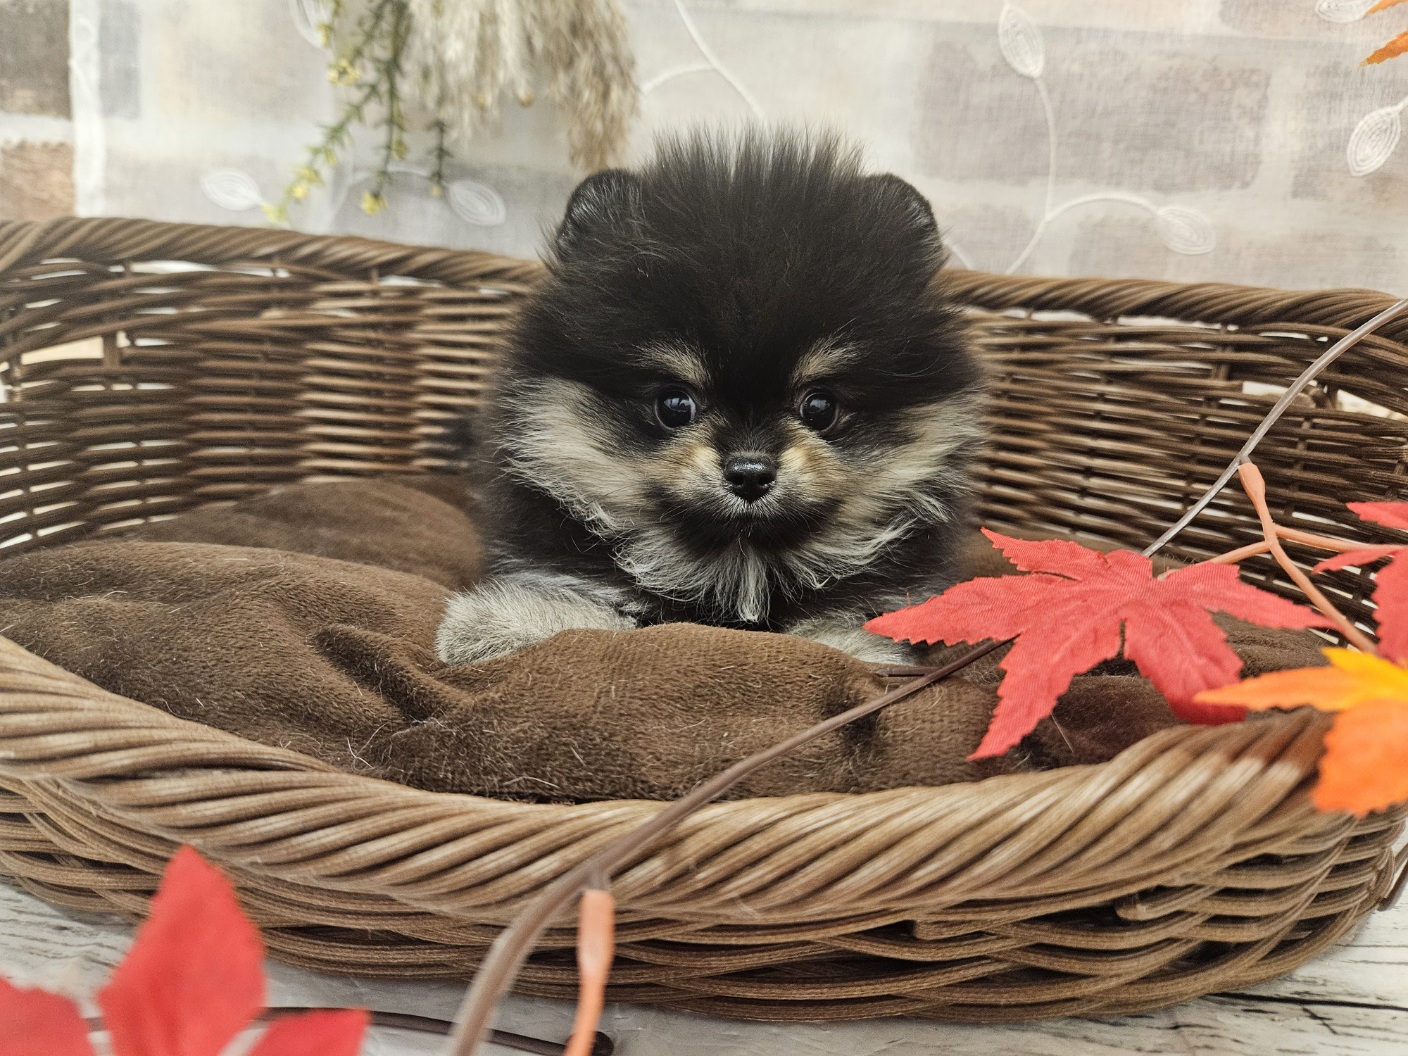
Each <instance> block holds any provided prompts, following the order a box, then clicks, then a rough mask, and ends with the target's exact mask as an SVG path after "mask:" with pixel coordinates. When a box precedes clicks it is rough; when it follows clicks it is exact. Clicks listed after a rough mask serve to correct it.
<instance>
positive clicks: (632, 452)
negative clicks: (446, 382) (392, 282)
mask: <svg viewBox="0 0 1408 1056" xmlns="http://www.w3.org/2000/svg"><path fill="white" fill-rule="evenodd" d="M943 256H944V253H943V249H942V246H941V243H940V239H939V232H938V228H937V226H936V224H935V222H934V215H933V212H932V211H931V209H930V208H929V205H928V203H927V202H926V201H925V199H924V198H923V196H922V195H920V194H919V192H918V191H917V190H915V189H914V188H913V187H911V186H910V185H909V184H908V183H906V182H904V181H903V180H901V179H900V178H899V177H897V176H893V175H867V174H866V173H864V172H863V171H862V168H861V165H860V160H859V157H858V155H857V154H856V153H855V152H854V151H852V150H849V149H846V148H845V147H843V146H842V145H841V144H840V143H839V142H838V141H837V140H836V139H835V138H832V137H826V136H823V137H817V138H808V137H805V136H801V135H795V134H794V135H780V136H766V135H764V134H762V133H756V132H755V133H749V134H746V135H743V136H741V137H738V138H733V139H729V138H725V137H717V136H709V135H702V134H701V135H695V136H693V137H690V138H684V139H676V140H670V141H666V142H664V143H663V144H662V145H661V146H660V147H659V150H658V155H657V157H656V158H655V160H654V161H653V162H652V163H651V164H649V165H648V166H647V167H645V168H644V169H642V170H641V171H639V172H624V171H621V170H607V171H604V172H600V173H597V174H596V175H594V176H592V177H590V178H588V179H587V180H585V181H584V182H583V183H582V184H581V185H580V186H579V187H578V188H577V189H576V191H575V192H574V193H573V194H572V197H571V200H570V201H569V202H568V205H567V213H566V216H565V217H564V218H563V221H562V224H561V226H560V227H559V229H558V231H557V233H556V237H555V238H554V240H553V242H552V246H551V251H550V254H549V260H548V273H547V277H546V278H545V279H544V280H543V282H542V283H541V285H540V286H539V287H538V288H537V289H536V290H535V291H534V292H533V293H532V294H531V295H530V296H529V297H528V298H527V299H526V300H525V302H524V303H523V305H522V308H521V311H520V313H519V314H518V316H517V319H516V323H515V325H514V326H513V328H512V331H511V333H510V335H509V337H508V341H507V348H506V349H505V351H504V354H503V358H502V361H501V363H500V364H499V365H498V368H497V380H496V384H495V387H494V389H493V391H492V393H491V395H490V396H489V398H488V400H487V405H486V408H485V411H484V417H483V419H482V421H481V422H480V423H479V424H480V427H481V428H483V427H485V426H487V429H486V430H485V435H484V443H483V445H482V455H481V458H482V464H481V465H480V467H479V469H480V475H481V480H480V491H481V496H482V501H481V505H482V510H481V516H482V518H483V519H484V521H485V522H486V528H487V534H488V537H489V539H490V545H491V547H492V551H491V561H492V564H491V567H490V571H489V574H488V576H487V578H486V579H485V580H484V581H483V582H482V583H481V584H480V585H478V586H477V587H476V588H475V589H473V590H471V591H469V592H467V593H464V594H460V595H458V596H457V597H455V598H454V599H453V600H452V601H451V602H450V605H449V608H448V611H447V614H446V616H445V618H444V622H443V623H442V625H441V627H440V630H439V635H438V640H437V650H438V652H439V655H440V657H441V659H443V660H444V661H446V662H447V663H455V664H459V663H472V662H475V661H480V660H486V659H489V658H491V657H495V656H500V655H502V654H505V653H509V652H512V651H514V650H517V649H520V648H522V647H524V646H527V645H531V644H532V643H534V642H539V641H542V640H543V639H545V638H548V637H550V636H552V635H553V634H556V633H557V632H559V631H563V630H566V629H568V628H573V627H592V628H608V629H623V630H624V629H626V628H632V627H637V626H641V625H645V624H653V623H659V622H664V621H692V622H698V623H706V624H714V625H718V626H725V627H737V628H745V629H752V630H767V631H781V632H785V633H788V634H796V635H802V636H804V637H807V638H811V639H814V640H816V641H819V642H824V643H825V644H827V645H830V646H833V647H835V648H838V649H841V650H843V651H846V652H849V653H851V654H852V655H854V656H856V657H859V658H861V659H864V660H866V661H869V662H872V663H881V664H884V663H912V662H913V657H912V655H911V654H910V652H909V650H908V648H907V647H904V646H901V645H899V644H897V643H895V642H892V641H890V640H888V639H884V638H879V637H876V636H875V635H872V634H870V633H868V632H867V631H865V630H864V629H863V627H862V624H863V623H864V622H865V621H866V620H867V619H868V618H870V617H871V616H873V615H876V614H877V613H880V612H882V611H888V610H892V609H895V608H897V607H900V606H902V605H905V604H908V603H912V602H917V601H919V600H922V599H923V598H925V597H928V596H929V595H931V594H934V593H936V592H938V591H940V590H942V589H944V588H945V587H947V586H949V585H950V584H951V583H952V582H953V581H954V579H955V578H956V576H955V573H956V568H955V550H956V541H957V539H958V537H959V535H960V534H961V532H962V529H963V526H964V520H965V517H964V514H965V509H966V505H967V495H968V490H969V486H968V485H969V482H968V477H969V461H970V458H971V456H972V454H973V452H974V449H975V447H976V446H977V444H978V442H979V440H980V438H981V429H980V418H979V413H978V407H977V400H978V397H979V390H980V376H979V371H978V368H977V365H976V363H975V360H974V358H973V357H972V355H971V354H970V352H969V350H968V348H967V347H966V344H965V341H964V337H963V330H962V327H961V325H960V323H959V321H958V319H957V314H956V312H955V309H954V308H953V307H952V306H951V305H949V304H947V303H945V301H944V300H943V298H942V296H941V295H940V294H939V293H938V292H937V291H936V289H935V287H934V285H933V284H932V281H931V280H932V279H933V277H934V272H935V271H936V270H937V269H938V268H939V266H940V264H941V263H942V261H943Z"/></svg>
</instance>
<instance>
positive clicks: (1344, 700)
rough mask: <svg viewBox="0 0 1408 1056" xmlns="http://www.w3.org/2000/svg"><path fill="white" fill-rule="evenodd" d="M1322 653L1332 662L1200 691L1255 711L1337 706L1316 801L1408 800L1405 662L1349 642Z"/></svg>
mask: <svg viewBox="0 0 1408 1056" xmlns="http://www.w3.org/2000/svg"><path fill="white" fill-rule="evenodd" d="M1325 655H1326V656H1327V657H1329V660H1330V665H1331V666H1329V667H1303V668H1297V669H1295V670H1291V671H1273V672H1271V673H1270V674H1267V675H1261V676H1260V677H1259V678H1249V679H1247V680H1246V681H1245V682H1239V683H1237V684H1236V685H1234V686H1223V687H1222V688H1221V689H1213V690H1208V691H1206V692H1203V693H1199V694H1198V699H1199V700H1200V701H1204V702H1206V703H1212V704H1241V705H1242V706H1243V707H1247V708H1252V709H1255V710H1258V711H1260V710H1264V709H1267V708H1296V707H1300V706H1301V705H1303V704H1313V705H1314V706H1315V707H1317V708H1319V709H1320V710H1321V711H1333V712H1338V714H1337V715H1336V716H1335V723H1334V726H1332V727H1331V729H1330V732H1329V733H1327V734H1326V735H1325V754H1324V756H1323V757H1322V758H1321V760H1320V780H1319V782H1317V784H1316V786H1315V789H1314V791H1313V792H1312V794H1311V800H1312V802H1313V803H1314V804H1315V806H1316V807H1318V808H1319V809H1320V810H1347V811H1349V812H1351V813H1353V814H1357V815H1360V816H1361V817H1362V816H1363V815H1365V814H1367V813H1369V812H1370V811H1371V810H1383V809H1384V808H1385V807H1387V806H1389V805H1390V804H1392V803H1397V802H1401V801H1403V800H1408V670H1405V669H1404V668H1402V667H1399V666H1398V665H1397V664H1393V663H1390V662H1389V661H1387V660H1384V659H1382V658H1380V657H1377V656H1370V655H1369V654H1368V653H1360V652H1356V651H1355V650H1353V649H1326V650H1325Z"/></svg>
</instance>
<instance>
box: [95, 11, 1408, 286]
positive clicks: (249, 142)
mask: <svg viewBox="0 0 1408 1056" xmlns="http://www.w3.org/2000/svg"><path fill="white" fill-rule="evenodd" d="M624 6H625V9H626V13H627V15H628V17H629V19H630V23H631V28H632V33H633V37H634V42H635V48H636V53H637V58H638V64H639V68H638V75H639V81H640V84H641V86H642V88H643V91H644V99H643V107H642V119H641V121H640V124H639V127H638V128H637V130H636V134H635V138H634V141H633V143H632V148H631V149H632V152H633V155H634V156H636V157H639V156H641V155H643V154H644V153H645V152H646V151H648V149H649V143H650V139H651V136H652V134H653V133H655V132H658V131H661V130H665V129H672V128H676V127H680V126H684V125H687V124H689V123H692V122H696V121H707V122H721V121H722V122H737V121H741V120H764V121H769V122H772V121H805V122H810V123H812V124H825V125H829V126H833V127H837V128H839V129H841V130H842V131H844V132H846V133H848V134H850V135H851V136H853V137H854V138H855V139H856V140H858V141H859V142H860V143H861V144H862V145H863V146H864V147H865V149H866V151H867V154H868V156H869V158H870V160H871V162H872V164H873V165H875V166H876V167H877V168H885V169H890V170H893V171H895V172H898V173H900V174H901V175H903V176H905V177H906V178H908V179H909V180H911V181H912V182H914V183H915V184H916V185H917V186H918V187H919V188H920V189H921V190H923V191H924V192H925V193H926V194H928V195H929V197H930V198H931V199H932V201H933V202H934V206H935V210H936V212H937V213H938V215H939V217H940V221H941V223H942V224H943V226H944V228H945V230H946V231H947V232H948V235H949V238H950V242H951V246H952V249H953V252H954V255H955V257H956V258H957V259H958V260H959V261H961V262H963V263H966V264H969V265H971V266H973V267H977V268H983V269H987V270H993V271H1016V272H1023V273H1041V274H1056V275H1062V274H1066V275H1075V274H1091V275H1108V276H1136V275H1137V276H1148V277H1163V278H1172V279H1180V280H1197V279H1222V280H1230V281H1240V282H1251V283H1262V284H1269V285H1278V286H1290V287H1325V286H1370V287H1376V288H1379V289H1384V290H1390V291H1395V292H1403V291H1404V290H1405V289H1408V147H1401V148H1400V147H1399V146H1398V134H1399V127H1400V126H1399V115H1400V110H1401V109H1402V108H1405V107H1408V57H1405V58H1403V59H1399V60H1396V61H1394V62H1389V63H1387V64H1385V65H1382V66H1376V67H1368V68H1361V67H1360V66H1359V61H1360V60H1361V59H1362V58H1363V57H1364V56H1365V55H1367V54H1368V53H1369V52H1370V51H1372V50H1373V49H1374V48H1375V47H1377V46H1378V45H1379V44H1381V43H1383V41H1385V40H1387V39H1388V38H1389V37H1391V36H1393V35H1394V34H1396V33H1397V32H1398V31H1399V30H1401V29H1403V28H1404V24H1405V23H1408V15H1405V14H1403V12H1408V7H1404V8H1395V9H1393V10H1391V11H1389V12H1386V13H1384V14H1379V15H1375V16H1370V17H1368V18H1365V17H1363V15H1364V12H1365V11H1366V10H1367V9H1368V8H1369V7H1370V6H1372V0H1319V2H1318V3H1317V0H1177V2H1157V3H1156V2H1153V0H1145V2H1129V0H1021V2H1020V3H1005V2H1003V0H628V2H626V3H625V4H624ZM319 17H320V16H319V2H318V0H240V2H234V0H214V2H212V0H140V2H139V0H71V29H70V32H71V40H72V44H73V55H72V72H73V78H72V85H73V101H74V113H73V123H74V149H75V174H76V194H77V198H76V200H77V207H78V210H79V211H80V212H82V213H88V214H125V215H137V216H148V217H154V218H162V219H174V220H186V221H204V222H215V223H248V224H259V223H263V217H262V215H261V213H260V212H259V209H258V205H259V203H260V201H261V200H266V199H273V198H277V197H278V194H279V192H280V191H281V189H282V186H283V184H284V183H285V182H286V181H287V179H288V177H289V173H290V171H291V168H292V166H293V165H294V164H296V162H297V160H298V158H299V156H300V153H301V150H302V148H303V146H304V145H305V144H307V143H309V142H311V141H312V140H313V139H314V137H315V136H316V134H317V127H316V126H317V123H318V122H320V121H326V120H327V119H328V118H329V117H330V116H332V115H333V114H334V113H335V112H336V108H337V95H336V92H337V90H336V89H334V88H333V87H332V86H331V85H329V84H328V82H327V78H326V71H325V68H326V64H327V61H328V56H327V54H326V53H325V52H323V51H322V49H321V48H320V47H319V44H318V40H317V34H316V32H315V31H314V29H313V26H314V24H315V23H316V21H317V20H318V18H319ZM509 106H510V108H511V109H510V111H509V112H507V113H506V114H505V118H504V122H503V127H502V129H501V130H500V132H499V133H498V134H497V135H493V136H485V137H483V138H481V139H480V140H477V141H475V142H471V143H469V144H466V145H464V146H462V147H461V148H460V149H459V150H458V152H457V160H456V162H455V163H454V166H453V169H452V177H453V178H452V183H451V185H450V187H449V193H448V194H447V195H446V197H445V198H443V199H436V198H432V197H431V196H430V195H429V194H428V193H427V192H428V181H427V179H426V173H425V171H424V170H423V169H419V168H418V167H417V166H416V164H415V157H416V154H415V151H414V150H413V151H412V154H411V156H410V159H409V160H408V162H407V163H406V164H404V165H403V166H401V171H398V172H397V174H396V176H395V178H394V180H393V185H392V187H391V192H390V204H389V207H388V208H387V209H386V210H385V211H384V212H382V213H381V214H379V215H377V216H375V217H369V216H365V215H363V214H362V213H361V212H360V211H359V209H358V201H359V199H360V189H361V188H362V187H363V186H364V184H365V181H366V178H367V176H368V175H369V168H368V167H364V166H363V165H360V164H351V165H347V166H344V167H343V168H342V169H341V170H339V172H338V173H337V174H336V175H335V178H334V179H333V180H332V181H331V183H330V185H329V186H328V187H327V188H323V189H320V190H318V191H317V192H316V193H315V194H314V195H313V196H312V197H311V198H310V200H309V201H308V202H307V203H306V204H304V205H303V206H300V207H299V209H298V210H297V211H296V212H295V215H294V224H295V226H297V227H300V228H302V229H305V230H310V231H332V232H349V233H361V234H367V235H372V236H376V237H383V238H391V239H399V240H403V241H414V242H426V243H435V244H442V245H453V246H463V247H475V248H486V249H492V250H497V251H501V252H507V253H515V254H531V253H534V252H536V250H537V248H538V246H539V245H540V241H541V238H542V233H543V229H544V227H545V226H546V225H549V224H551V223H552V222H553V220H554V219H555V216H556V215H557V214H558V213H559V212H560V210H561V207H562V204H563V202H564V200H565V198H566V195H567V194H568V192H569V191H570V189H571V187H572V185H573V183H574V182H575V180H576V179H578V178H579V177H580V175H581V174H580V173H576V172H573V171H572V170H571V168H570V167H569V165H568V163H567V160H566V147H565V136H564V131H563V128H562V126H561V122H560V121H559V120H558V118H557V115H555V114H554V113H553V112H552V110H551V109H550V107H549V105H548V104H547V103H545V102H541V103H538V104H536V105H534V106H533V107H531V108H529V109H526V110H520V109H519V108H518V107H517V104H515V103H510V104H509ZM364 138H365V148H366V150H365V156H364V157H362V160H363V161H365V162H366V163H367V166H369V165H370V163H371V158H372V150H373V144H374V134H373V133H370V132H369V133H368V134H367V135H366V136H365V137H364Z"/></svg>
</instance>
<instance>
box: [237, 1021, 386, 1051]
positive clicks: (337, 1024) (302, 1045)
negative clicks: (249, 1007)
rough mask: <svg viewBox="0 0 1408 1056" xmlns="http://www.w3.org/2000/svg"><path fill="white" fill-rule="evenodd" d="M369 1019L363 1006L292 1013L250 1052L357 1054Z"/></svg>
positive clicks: (277, 1023)
mask: <svg viewBox="0 0 1408 1056" xmlns="http://www.w3.org/2000/svg"><path fill="white" fill-rule="evenodd" d="M370 1019H371V1017H370V1016H369V1015H367V1013H366V1012H365V1011H363V1010H362V1009H338V1010H336V1011H332V1010H319V1011H317V1012H305V1013H303V1014H302V1015H298V1016H289V1017H287V1018H286V1019H280V1020H276V1021H275V1022H274V1025H273V1026H272V1027H270V1028H269V1029H268V1030H267V1031H265V1032H264V1036H263V1037H262V1038H260V1039H259V1044H257V1045H255V1046H254V1049H253V1050H252V1051H251V1052H250V1053H249V1056H357V1051H358V1050H359V1049H360V1048H361V1047H362V1035H363V1034H364V1033H366V1029H367V1023H368V1022H369V1021H370Z"/></svg>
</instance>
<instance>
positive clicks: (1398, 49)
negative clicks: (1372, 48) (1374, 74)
mask: <svg viewBox="0 0 1408 1056" xmlns="http://www.w3.org/2000/svg"><path fill="white" fill-rule="evenodd" d="M1405 51H1408V30H1405V31H1404V32H1402V33H1400V34H1398V36H1396V37H1394V38H1393V39H1392V40H1390V41H1389V42H1388V43H1387V44H1385V45H1384V46H1383V47H1382V48H1380V49H1379V50H1378V51H1376V52H1374V54H1372V55H1370V56H1369V57H1368V58H1367V59H1365V60H1364V61H1363V62H1361V63H1360V64H1359V65H1361V66H1377V65H1378V64H1379V63H1381V62H1385V61H1387V60H1388V59H1391V58H1394V57H1395V56H1397V55H1402V54H1403V53H1404V52H1405Z"/></svg>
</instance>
